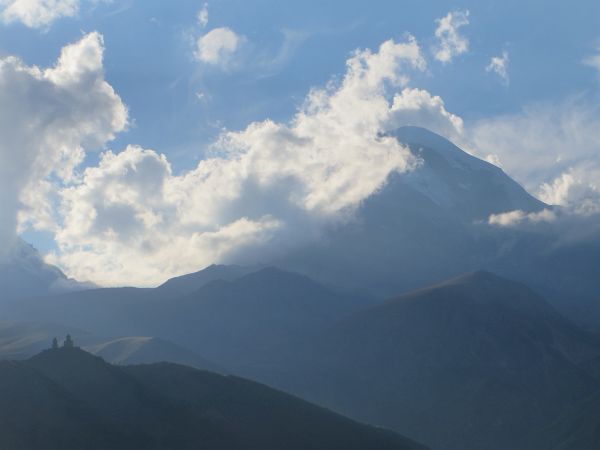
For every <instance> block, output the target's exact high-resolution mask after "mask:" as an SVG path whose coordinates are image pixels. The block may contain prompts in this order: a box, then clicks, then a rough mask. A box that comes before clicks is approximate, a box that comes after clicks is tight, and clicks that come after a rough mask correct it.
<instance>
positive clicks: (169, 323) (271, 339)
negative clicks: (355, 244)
mask: <svg viewBox="0 0 600 450" xmlns="http://www.w3.org/2000/svg"><path fill="white" fill-rule="evenodd" d="M368 304H370V300H368V299H364V298H362V297H358V296H354V295H348V294H340V293H337V292H333V291H332V290H330V289H328V288H326V287H325V286H323V285H321V284H319V283H316V282H314V281H313V280H311V279H309V278H307V277H305V276H303V275H299V274H294V273H290V272H286V271H282V270H278V269H275V268H265V269H261V270H259V271H257V272H254V273H251V274H248V275H245V276H243V277H241V278H238V279H235V280H233V281H224V280H216V281H212V282H209V283H208V284H206V285H204V286H203V287H201V288H200V289H199V290H197V291H196V292H194V293H193V294H190V295H187V296H182V297H170V296H165V295H164V291H163V290H161V289H134V288H121V289H98V290H90V291H84V292H80V293H71V294H65V295H60V296H53V297H49V298H46V299H43V300H41V299H35V300H33V301H32V302H30V303H27V304H25V303H24V304H22V305H21V306H20V308H21V311H18V309H17V308H14V309H12V310H11V311H7V314H12V315H13V316H16V317H17V318H19V319H22V318H27V319H28V320H38V321H46V322H58V323H67V324H68V325H70V326H74V327H79V328H82V329H85V330H89V331H90V332H92V333H95V334H97V335H104V336H106V335H108V336H131V335H139V336H155V337H159V338H162V339H166V340H169V341H171V342H173V343H175V344H178V345H180V346H183V347H186V348H189V349H190V350H192V351H194V352H196V353H197V354H199V355H202V356H203V357H206V358H207V359H209V360H211V361H214V362H215V363H217V364H218V365H219V366H223V367H224V368H225V369H231V368H232V367H235V366H239V365H245V364H261V363H264V362H268V361H269V360H270V359H272V358H273V355H274V354H280V353H282V352H283V353H285V352H288V351H289V348H291V344H292V343H293V342H297V341H299V340H302V339H304V338H305V336H307V335H310V334H311V333H315V332H316V331H320V330H322V329H323V328H324V327H326V326H328V325H330V324H331V323H333V322H334V321H335V320H337V319H339V318H341V317H342V316H344V315H347V314H349V313H351V312H353V311H356V310H357V309H360V308H362V307H364V306H366V305H368Z"/></svg>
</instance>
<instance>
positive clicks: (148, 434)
mask: <svg viewBox="0 0 600 450" xmlns="http://www.w3.org/2000/svg"><path fill="white" fill-rule="evenodd" d="M0 398H1V399H2V401H1V402H0V418H1V419H2V420H0V448H3V449H4V448H6V449H9V448H10V449H11V450H12V449H22V450H28V449H32V450H33V449H35V450H46V449H47V450H71V449H72V450H80V449H82V448H86V449H87V448H91V449H104V450H106V449H111V450H113V449H114V450H120V449H123V450H125V449H127V450H132V449H142V448H143V449H150V450H152V449H169V450H177V449H181V450H185V449H197V448H211V449H222V450H235V449H244V450H245V449H247V450H251V449H252V450H254V449H263V450H268V449H272V450H279V449H282V448H285V449H292V450H294V449H298V450H300V449H323V450H331V449H339V450H342V449H344V450H347V449H361V450H362V449H390V450H391V449H398V450H401V449H402V450H404V449H406V450H408V449H420V448H422V447H420V446H418V445H417V444H414V443H412V442H411V441H408V440H407V439H404V438H402V437H400V436H398V435H396V434H394V433H392V432H389V431H385V430H380V429H376V428H372V427H368V426H365V425H361V424H358V423H356V422H353V421H351V420H349V419H346V418H344V417H342V416H339V415H337V414H335V413H332V412H329V411H327V410H325V409H322V408H319V407H317V406H314V405H311V404H309V403H307V402H305V401H302V400H300V399H297V398H295V397H292V396H290V395H287V394H284V393H281V392H278V391H275V390H273V389H271V388H268V387H266V386H263V385H260V384H257V383H253V382H250V381H246V380H243V379H240V378H235V377H226V376H221V375H217V374H213V373H209V372H203V371H198V370H195V369H192V368H189V367H185V366H179V365H175V364H167V363H163V364H151V365H140V366H128V367H119V366H112V365H110V364H107V363H105V362H104V361H103V360H102V359H101V358H99V357H96V356H93V355H91V354H89V353H86V352H84V351H83V350H81V349H79V348H77V347H73V348H58V349H52V350H46V351H44V352H42V353H40V354H39V355H36V356H35V357H33V358H31V359H30V360H27V361H25V362H2V363H0Z"/></svg>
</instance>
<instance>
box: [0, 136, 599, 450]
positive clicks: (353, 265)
mask: <svg viewBox="0 0 600 450" xmlns="http://www.w3.org/2000/svg"><path fill="white" fill-rule="evenodd" d="M394 135H395V136H396V137H397V138H398V139H399V140H400V141H401V142H403V143H406V144H407V145H409V146H410V148H411V149H412V151H413V152H414V153H415V154H416V155H418V156H419V157H420V158H421V159H422V163H421V165H420V166H419V168H417V169H416V170H415V171H413V172H411V173H408V174H397V175H394V176H392V177H391V179H390V180H389V182H388V184H387V185H386V186H385V187H384V188H383V189H382V190H381V191H379V192H377V193H375V194H374V195H373V196H372V197H371V198H369V199H367V200H366V201H365V202H364V203H363V204H362V205H361V206H360V208H359V210H358V211H357V214H356V216H355V217H354V220H351V221H349V222H348V223H345V224H343V225H340V226H338V227H336V228H335V229H331V230H325V233H324V236H323V238H322V239H321V240H320V241H318V242H313V243H311V244H308V245H305V246H303V247H302V248H296V249H294V250H293V251H290V252H288V253H286V254H285V255H282V256H280V257H278V258H277V259H276V260H271V261H265V262H264V264H260V265H257V266H253V267H244V266H236V265H231V266H229V265H215V266H210V267H208V268H206V269H204V270H201V271H199V272H197V273H194V274H188V275H184V276H181V277H178V278H174V279H172V280H169V281H167V282H166V283H164V284H163V285H161V286H159V287H157V288H154V289H148V288H145V289H138V288H132V287H123V288H111V289H101V288H91V289H90V288H89V286H88V289H85V288H86V286H82V285H79V284H77V283H75V282H73V281H71V280H68V279H67V278H66V277H65V276H64V275H63V274H62V273H61V272H60V271H58V269H55V268H52V267H50V266H46V265H44V264H43V263H42V262H41V259H40V258H39V255H37V254H36V253H35V252H34V251H33V250H32V249H31V248H30V247H22V250H23V254H22V255H21V256H19V258H21V259H15V260H14V261H13V262H12V263H11V264H12V265H11V264H8V265H5V266H0V283H7V286H8V287H7V289H6V292H7V294H6V295H5V296H4V298H2V301H0V314H2V317H3V319H4V320H11V321H12V322H10V323H8V322H4V324H2V323H0V358H2V357H4V358H20V359H23V358H26V357H28V356H31V355H32V354H34V353H36V352H39V351H40V350H41V349H42V348H46V347H47V346H48V345H49V342H50V340H51V337H52V336H54V335H59V336H62V335H64V334H65V333H67V332H69V333H71V334H73V335H74V336H75V337H76V339H77V342H80V344H81V345H82V346H84V347H85V348H86V349H87V350H89V351H92V352H94V353H96V354H98V355H102V356H103V357H104V358H106V359H107V360H108V361H111V362H114V363H117V364H131V363H153V362H158V361H163V360H164V361H171V362H177V363H182V364H186V365H192V366H195V367H200V368H204V369H209V370H212V371H218V372H226V373H235V374H238V375H242V376H245V377H247V378H252V379H255V380H258V381H260V382H264V383H267V384H269V385H272V386H275V387H276V388H279V389H283V390H285V391H288V392H291V393H293V394H295V395H299V396H300V397H303V398H305V399H307V400H309V401H312V402H314V403H317V404H319V405H322V406H324V407H327V408H331V409H332V410H335V411H337V412H339V413H342V414H344V415H347V416H349V417H352V418H353V419H355V420H359V421H361V422H365V423H370V424H372V425H375V426H378V427H384V428H389V429H392V430H394V431H396V432H399V433H401V434H402V435H406V436H410V437H411V438H415V439H417V440H418V441H420V442H423V443H425V444H426V445H429V446H431V447H432V448H434V449H436V450H481V449H485V450H505V449H507V448H510V449H514V450H548V449H552V450H559V449H565V450H594V449H597V448H598V446H597V445H596V444H597V442H600V440H599V439H597V437H598V432H599V431H598V430H600V422H598V421H597V420H596V419H595V415H596V414H595V413H596V411H597V409H598V405H599V404H600V402H598V395H599V394H598V393H599V392H600V338H599V337H598V335H597V334H595V332H597V331H598V330H600V297H598V293H599V292H600V264H598V261H600V235H599V236H596V235H595V234H594V233H593V232H590V233H587V234H585V236H584V238H585V239H584V238H581V239H580V238H579V237H578V238H577V239H575V238H573V239H567V240H556V233H557V231H556V230H555V229H554V228H552V224H547V225H544V226H542V228H541V229H542V232H537V231H532V229H531V228H528V227H524V228H519V227H515V228H511V227H508V228H502V227H495V226H491V225H490V224H489V223H488V218H489V216H490V215H491V214H500V213H504V212H508V211H514V210H520V211H523V212H524V213H536V212H539V211H542V210H544V209H548V210H552V211H555V212H560V209H559V208H557V207H552V206H548V205H545V204H543V203H541V202H540V201H538V200H536V199H535V198H533V197H532V196H531V195H529V194H528V193H527V192H526V191H525V190H524V189H523V188H522V187H521V186H519V185H518V184H517V183H516V182H514V181H513V180H512V179H510V178H509V177H508V176H507V175H506V174H504V172H502V171H501V170H500V169H499V168H497V167H495V166H493V165H491V164H489V163H486V162H484V161H481V160H479V159H477V158H474V157H472V156H470V155H468V154H466V153H465V152H463V151H462V150H460V149H459V148H458V147H456V146H454V145H453V144H451V143H450V142H449V141H447V140H445V139H444V138H442V137H440V136H437V135H435V134H433V133H431V132H429V131H427V130H423V129H421V128H414V127H407V128H402V129H400V130H398V131H397V132H396V133H395V134H394ZM582 239H583V240H582ZM2 277H4V278H2ZM443 280H446V281H443ZM513 280H515V281H513ZM19 286H21V288H20V287H19ZM57 286H59V287H60V289H58V291H57ZM82 288H84V289H83V290H82ZM32 322H35V323H32ZM48 324H60V325H48ZM582 325H583V326H582ZM81 330H85V331H81ZM44 355H46V353H45V354H44ZM94 361H97V360H94ZM7 364H8V363H7ZM11 364H12V365H10V364H9V365H7V366H6V367H11V368H12V369H11V370H17V368H18V370H22V367H28V368H31V366H30V365H28V364H29V363H20V364H22V365H19V364H17V365H16V366H15V363H11ZM94 367H97V368H99V369H100V367H104V366H94ZM153 367H154V369H152V370H157V371H158V370H159V369H158V367H162V369H160V370H164V371H165V372H164V374H162V372H161V374H160V375H158V372H156V377H155V378H152V380H154V381H153V382H158V380H161V381H162V382H164V383H166V382H167V381H168V380H169V379H170V377H174V378H175V379H179V378H178V377H182V379H184V380H186V382H187V374H196V373H197V372H179V370H183V369H177V370H175V369H173V368H172V367H173V366H169V365H162V366H153ZM23 370H25V369H23ZM35 370H37V369H35ZM102 370H104V369H102ZM107 370H108V369H107ZM110 370H117V369H110ZM118 370H122V371H123V372H124V373H126V374H128V375H127V376H133V372H135V370H138V369H130V368H123V369H118ZM139 370H142V369H139ZM148 370H149V371H150V369H148ZM186 370H187V369H186ZM153 373H154V372H153ZM119 376H121V375H119ZM148 376H150V375H148ZM152 376H153V377H154V375H152ZM194 376H196V375H194ZM28 377H30V378H28ZM31 377H34V374H32V373H30V372H27V373H24V374H23V378H24V379H25V380H27V379H31V380H33V378H31ZM219 379H221V378H219ZM190 383H192V382H191V381H190ZM193 383H195V382H193ZM109 384H110V383H109ZM42 385H43V383H42V384H41V385H40V386H42ZM194 392H195V391H194ZM40 395H42V394H40ZM43 395H50V394H43ZM52 395H54V394H52ZM61 395H62V394H61ZM78 395H79V394H78ZM153 395H154V394H153ZM178 395H179V394H178ZM182 395H183V394H182ZM75 397H77V395H76V396H75ZM244 398H245V397H244ZM53 401H54V400H53ZM56 401H57V402H58V403H57V404H60V405H62V406H60V407H61V408H64V411H72V409H69V408H75V406H72V405H70V403H69V402H68V401H67V400H65V399H64V398H62V397H61V400H58V399H56ZM69 401H70V400H69ZM60 402H62V403H60ZM188 406H189V405H188ZM78 407H79V406H78ZM88 413H89V414H91V415H89V420H90V422H89V423H87V422H86V423H82V424H81V427H82V428H81V429H82V430H86V429H87V428H85V427H91V428H90V430H92V431H93V430H95V429H96V428H94V427H96V426H97V423H96V422H94V420H95V419H93V417H95V416H94V414H96V413H94V414H92V413H90V412H89V411H88ZM88 413H85V414H82V415H81V417H83V418H85V417H88V416H87V415H86V414H88ZM65 414H66V413H65ZM92 416H93V417H92ZM70 417H71V416H69V418H68V420H71V418H70ZM288 417H290V416H288ZM65 420H67V419H65ZM73 420H74V419H73ZM86 420H87V419H86ZM152 420H155V419H152ZM244 420H245V419H244ZM268 420H274V419H272V418H269V419H268ZM0 423H2V422H1V421H0ZM65 423H66V422H65ZM259 425H261V424H259ZM279 425H281V426H282V427H283V425H282V424H281V423H279ZM103 426H104V425H103ZM168 426H169V427H171V426H173V427H175V425H171V424H170V422H169V425H168ZM261 426H262V425H261ZM283 428H285V427H283ZM170 429H171V428H170ZM172 429H175V428H172ZM0 431H1V430H0ZM92 431H90V432H92ZM185 432H186V433H187V431H185ZM117 435H118V433H117ZM286 436H287V435H286ZM136 439H138V437H136ZM323 439H325V437H324V438H323ZM136 442H137V441H136ZM215 442H216V441H215ZM281 442H283V441H281ZM281 442H280V443H281ZM286 442H287V441H286ZM344 442H346V441H344ZM0 447H1V445H0ZM217 448H219V447H218V446H217ZM234 448H244V447H234ZM261 448H263V447H261ZM264 448H268V447H264ZM282 448H293V447H288V446H285V445H283V446H282ZM302 448H304V447H302ZM307 448H312V447H307ZM330 448H335V447H330ZM356 448H370V447H368V446H367V447H356ZM373 448H383V447H373ZM391 448H396V447H391Z"/></svg>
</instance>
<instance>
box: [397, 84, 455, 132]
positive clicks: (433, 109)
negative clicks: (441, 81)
mask: <svg viewBox="0 0 600 450" xmlns="http://www.w3.org/2000/svg"><path fill="white" fill-rule="evenodd" d="M391 113H392V114H391V116H390V128H398V127H399V126H403V125H414V126H420V127H424V128H427V129H429V130H431V131H435V132H436V133H438V134H441V135H442V136H445V137H447V138H448V139H453V138H456V137H457V136H460V135H462V133H463V128H464V125H463V120H462V119H461V118H460V117H458V116H456V115H454V114H452V113H450V112H448V111H447V110H446V106H445V104H444V100H442V98H441V97H439V96H437V95H431V94H430V93H429V92H428V91H426V90H423V89H417V88H405V89H403V90H402V92H400V93H399V94H396V95H395V96H394V101H393V103H392V108H391Z"/></svg>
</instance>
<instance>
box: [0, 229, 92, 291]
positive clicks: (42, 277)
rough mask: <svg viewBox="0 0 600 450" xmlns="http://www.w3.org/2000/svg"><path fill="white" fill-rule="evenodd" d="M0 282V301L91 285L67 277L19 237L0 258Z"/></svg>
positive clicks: (73, 289) (79, 288)
mask: <svg viewBox="0 0 600 450" xmlns="http://www.w3.org/2000/svg"><path fill="white" fill-rule="evenodd" d="M0 286H2V299H1V300H2V301H3V302H6V301H11V300H14V299H20V298H24V297H29V296H34V295H45V294H50V293H57V292H68V291H76V290H81V289H87V288H90V287H92V285H91V284H89V283H79V282H77V281H75V280H72V279H70V278H67V277H66V275H65V274H64V273H62V272H61V271H60V269H58V268H57V267H54V266H51V265H49V264H46V263H45V262H44V261H43V259H42V257H41V256H40V254H39V253H38V251H37V250H36V249H34V248H33V247H32V246H31V245H29V244H27V243H25V242H24V241H23V240H21V239H18V240H17V242H16V243H15V245H14V246H12V247H11V249H10V250H9V251H8V254H7V255H6V256H4V257H2V258H1V259H0Z"/></svg>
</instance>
